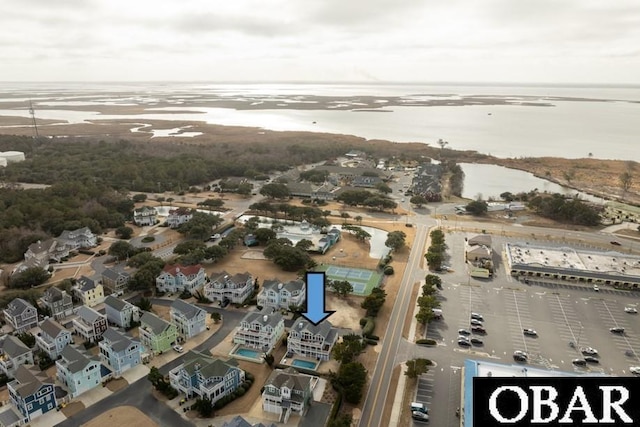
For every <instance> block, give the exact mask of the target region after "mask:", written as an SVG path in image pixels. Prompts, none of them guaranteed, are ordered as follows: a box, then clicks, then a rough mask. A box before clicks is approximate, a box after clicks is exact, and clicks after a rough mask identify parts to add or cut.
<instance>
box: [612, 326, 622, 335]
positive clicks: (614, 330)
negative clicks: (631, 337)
mask: <svg viewBox="0 0 640 427" xmlns="http://www.w3.org/2000/svg"><path fill="white" fill-rule="evenodd" d="M609 332H611V333H612V334H624V328H622V327H620V326H616V327H615V328H609Z"/></svg>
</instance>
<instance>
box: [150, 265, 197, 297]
mask: <svg viewBox="0 0 640 427" xmlns="http://www.w3.org/2000/svg"><path fill="white" fill-rule="evenodd" d="M206 280H207V276H206V274H205V271H204V268H203V267H202V266H201V265H200V264H196V265H187V266H182V265H166V266H165V267H164V268H163V269H162V273H160V275H159V276H158V277H156V288H157V289H158V291H159V292H183V291H188V292H190V293H192V294H193V293H194V292H196V291H197V290H199V289H202V286H203V285H204V282H205V281H206Z"/></svg>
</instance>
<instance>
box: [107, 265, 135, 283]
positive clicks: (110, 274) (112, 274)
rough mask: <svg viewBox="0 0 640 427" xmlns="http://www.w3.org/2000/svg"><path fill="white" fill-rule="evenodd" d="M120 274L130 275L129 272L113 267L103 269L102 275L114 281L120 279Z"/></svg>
mask: <svg viewBox="0 0 640 427" xmlns="http://www.w3.org/2000/svg"><path fill="white" fill-rule="evenodd" d="M120 276H124V277H129V276H130V274H129V273H127V272H126V271H117V270H115V269H113V268H106V269H105V270H103V271H102V277H106V278H107V279H111V280H114V281H115V280H118V278H120Z"/></svg>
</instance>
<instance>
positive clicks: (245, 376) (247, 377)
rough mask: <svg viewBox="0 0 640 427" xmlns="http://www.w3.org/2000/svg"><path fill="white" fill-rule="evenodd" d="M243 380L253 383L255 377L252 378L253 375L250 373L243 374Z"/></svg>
mask: <svg viewBox="0 0 640 427" xmlns="http://www.w3.org/2000/svg"><path fill="white" fill-rule="evenodd" d="M244 378H245V379H246V380H249V381H255V379H256V377H254V376H253V374H252V373H251V372H247V373H245V375H244Z"/></svg>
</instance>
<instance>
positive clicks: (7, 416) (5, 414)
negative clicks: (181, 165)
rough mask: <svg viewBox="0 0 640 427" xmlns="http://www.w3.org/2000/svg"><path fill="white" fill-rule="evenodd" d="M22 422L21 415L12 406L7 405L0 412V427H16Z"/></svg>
mask: <svg viewBox="0 0 640 427" xmlns="http://www.w3.org/2000/svg"><path fill="white" fill-rule="evenodd" d="M20 421H22V414H20V413H19V412H18V410H17V409H16V408H15V407H14V406H13V405H7V406H5V408H4V411H2V412H0V426H17V425H20Z"/></svg>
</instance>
